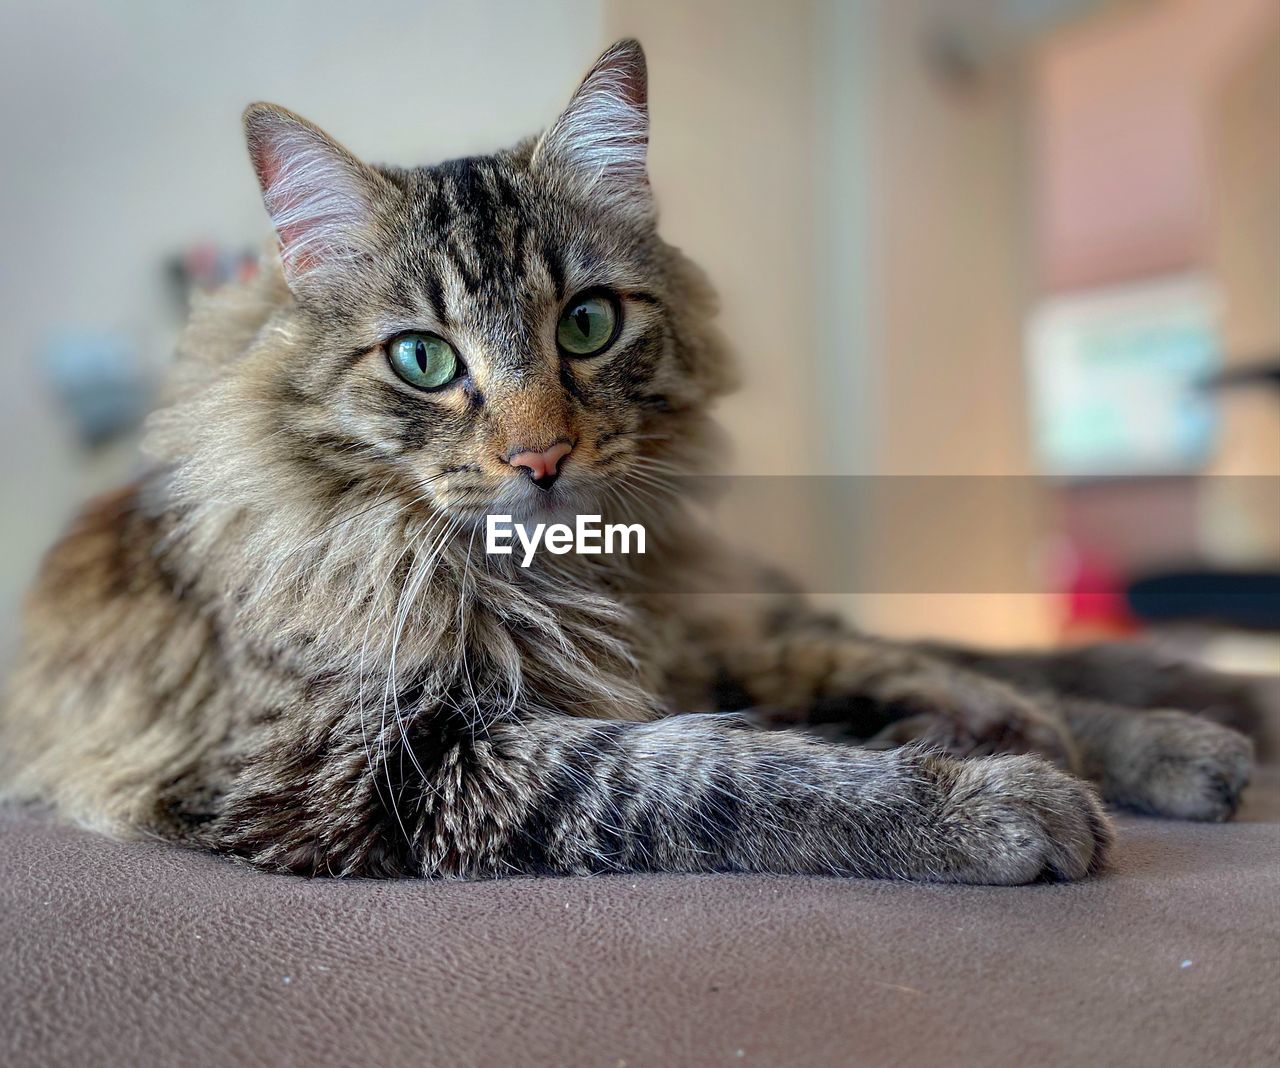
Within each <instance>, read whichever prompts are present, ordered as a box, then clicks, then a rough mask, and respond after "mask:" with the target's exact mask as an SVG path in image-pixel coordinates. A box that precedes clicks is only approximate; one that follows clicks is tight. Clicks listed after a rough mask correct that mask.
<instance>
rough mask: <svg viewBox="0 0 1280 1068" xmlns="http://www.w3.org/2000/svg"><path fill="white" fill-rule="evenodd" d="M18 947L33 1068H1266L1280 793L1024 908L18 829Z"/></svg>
mask: <svg viewBox="0 0 1280 1068" xmlns="http://www.w3.org/2000/svg"><path fill="white" fill-rule="evenodd" d="M0 946H2V947H3V950H2V952H3V969H0V1013H3V1023H4V1033H5V1039H6V1041H7V1042H8V1043H11V1045H12V1049H11V1052H10V1053H9V1054H8V1055H7V1056H6V1055H4V1054H3V1053H0V1060H2V1061H4V1062H5V1063H7V1064H9V1065H14V1066H26V1065H41V1066H45V1065H61V1064H88V1063H93V1064H101V1065H151V1064H181V1065H189V1066H193V1068H196V1066H203V1065H235V1066H236V1068H249V1066H252V1065H259V1064H350V1065H358V1064H366V1063H390V1062H397V1063H404V1064H419V1063H421V1064H450V1065H452V1064H589V1065H602V1066H616V1065H619V1064H622V1063H624V1062H625V1064H626V1065H629V1066H637V1065H670V1064H726V1065H735V1064H757V1065H759V1064H788V1065H812V1064H820V1065H843V1064H857V1065H917V1064H941V1063H956V1064H978V1063H982V1064H997V1065H1003V1064H1025V1063H1040V1064H1098V1065H1110V1064H1122V1065H1124V1066H1125V1068H1138V1066H1142V1065H1159V1066H1160V1068H1171V1066H1174V1065H1205V1064H1213V1065H1215V1066H1231V1065H1261V1064H1266V1063H1275V1061H1276V1057H1277V1054H1278V1052H1280V782H1277V779H1276V776H1274V775H1269V776H1267V781H1266V782H1265V783H1264V784H1262V785H1260V786H1257V787H1254V788H1253V789H1252V790H1251V792H1250V796H1249V800H1248V804H1247V806H1246V808H1245V810H1244V811H1243V812H1242V814H1241V818H1240V820H1239V822H1237V823H1234V824H1231V825H1228V826H1199V825H1193V824H1186V823H1164V822H1157V821H1154V820H1136V819H1135V820H1126V821H1124V824H1123V827H1122V831H1121V837H1120V842H1119V847H1118V849H1117V860H1116V865H1115V867H1114V869H1113V871H1112V872H1111V874H1109V875H1108V876H1106V877H1104V878H1101V879H1097V880H1094V881H1092V882H1089V883H1084V884H1078V885H1074V886H1047V885H1046V886H1035V887H1029V888H1021V889H994V888H992V889H987V888H968V887H940V886H912V885H905V884H890V883H877V882H858V881H839V880H828V879H800V878H793V879H785V878H766V877H742V876H739V877H734V876H710V877H697V878H695V877H687V878H686V877H636V878H598V879H576V880H569V879H565V880H537V881H530V880H518V881H517V880H512V881H507V882H497V883H481V884H470V885H466V884H432V883H422V882H400V883H372V882H347V883H340V882H335V881H327V880H315V881H311V882H308V881H304V880H302V879H295V878H288V877H283V876H274V875H262V874H258V873H256V872H252V871H248V870H245V869H242V868H239V867H236V866H233V865H232V864H230V863H226V862H223V861H221V860H218V859H215V858H213V857H208V856H202V855H197V854H191V853H184V852H182V851H179V850H177V849H174V848H171V847H168V846H164V845H120V844H117V843H114V842H110V841H107V840H105V839H102V838H98V837H96V836H94V835H92V834H88V833H86V832H83V831H78V830H72V829H68V828H63V827H53V826H50V825H49V824H47V823H46V822H43V821H42V820H40V819H39V818H37V817H35V816H32V815H30V814H22V813H17V812H2V813H0ZM1184 961H1190V962H1191V963H1190V964H1189V965H1186V966H1183V962H1184Z"/></svg>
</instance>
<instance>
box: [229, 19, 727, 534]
mask: <svg viewBox="0 0 1280 1068" xmlns="http://www.w3.org/2000/svg"><path fill="white" fill-rule="evenodd" d="M245 129H246V133H247V137H248V143H249V151H250V156H251V158H252V161H253V165H254V168H255V170H256V172H257V175H258V179H259V182H260V184H261V187H262V191H263V196H264V201H265V204H266V207H267V210H268V213H269V214H270V216H271V219H272V222H273V225H274V227H275V229H276V233H277V235H278V237H279V246H280V263H281V266H282V270H283V278H284V281H285V283H286V284H287V286H288V290H289V294H291V299H287V300H286V302H285V308H284V310H283V311H281V312H279V313H277V316H276V322H275V324H274V328H273V330H272V331H271V339H270V345H269V346H267V351H266V352H265V354H261V355H260V356H259V357H258V358H257V360H256V363H257V370H256V372H255V374H256V376H257V378H258V383H259V387H260V388H261V390H262V392H263V394H264V395H265V396H268V397H269V398H270V403H271V404H272V405H274V409H273V411H272V412H271V413H270V416H269V419H268V422H274V423H275V424H276V425H278V426H279V427H281V428H285V429H287V434H286V435H285V438H286V439H287V447H288V448H289V449H291V450H292V451H293V454H294V458H295V459H296V460H297V462H298V463H299V464H313V465H314V466H315V467H316V468H317V469H324V470H326V471H332V472H336V473H338V474H339V475H340V477H342V478H345V479H349V480H351V481H353V482H365V483H366V484H373V483H374V482H378V483H379V484H392V485H399V486H401V487H403V490H402V491H403V492H404V493H406V494H408V493H413V494H417V495H419V499H421V500H424V501H429V502H430V503H431V504H432V505H433V506H434V507H436V508H437V509H443V510H444V511H447V512H449V513H452V514H457V515H466V516H472V517H478V516H480V515H483V514H484V513H487V512H493V511H495V510H496V511H502V512H510V513H513V514H516V515H521V514H523V515H536V514H538V513H540V512H546V511H549V510H551V511H555V510H560V509H565V508H567V509H576V510H583V509H584V508H586V509H590V508H591V507H592V506H593V505H594V504H597V503H599V502H600V501H601V500H602V499H603V498H604V497H607V496H608V494H609V492H610V490H612V489H616V488H618V487H620V486H622V485H625V483H626V482H627V480H628V479H631V478H634V479H637V480H641V481H642V480H643V477H644V473H645V470H646V467H647V468H648V469H649V472H650V474H651V475H652V473H653V471H655V470H658V469H659V468H660V467H661V469H663V470H666V471H668V472H669V471H670V470H671V467H670V466H669V465H671V464H673V463H675V464H680V463H681V461H682V460H684V459H685V453H687V452H688V451H689V450H690V449H691V448H692V447H693V446H694V444H695V443H696V440H697V439H700V438H701V437H702V436H703V435H704V433H705V429H706V418H705V409H706V406H707V403H708V401H709V400H710V399H711V398H712V397H714V396H715V395H717V394H718V393H720V392H723V390H724V389H725V388H726V387H727V386H728V385H729V377H730V376H729V371H728V368H727V361H726V357H725V355H724V352H723V349H722V346H721V344H720V343H719V341H718V339H717V335H716V334H715V332H714V330H713V329H712V327H711V325H710V322H709V320H710V317H711V315H712V312H713V300H712V298H711V295H710V292H709V290H708V288H707V287H706V285H705V283H704V282H703V281H702V279H701V276H700V274H699V272H698V271H697V270H696V269H695V268H693V267H692V266H691V265H690V264H689V263H688V261H686V260H685V259H684V258H683V257H682V256H681V255H680V254H679V253H678V252H677V251H676V250H675V249H673V248H672V247H670V246H669V245H667V244H665V243H664V242H663V241H662V240H661V239H660V238H659V237H658V235H657V232H656V229H655V213H654V205H653V198H652V192H651V190H650V186H649V181H648V177H647V173H646V162H645V160H646V148H647V143H648V132H649V123H648V106H647V84H646V69H645V60H644V54H643V52H642V51H641V49H640V46H639V45H638V44H637V43H636V42H634V41H623V42H620V43H619V44H616V45H614V46H613V47H612V48H610V49H609V50H608V51H607V52H605V53H604V55H603V56H601V57H600V59H599V60H598V61H597V62H596V64H595V66H594V67H592V69H591V71H590V72H589V73H588V74H587V76H586V78H585V79H584V81H583V82H582V84H581V86H580V87H579V89H578V90H577V92H576V93H575V94H574V95H573V97H572V99H571V100H570V102H569V105H568V107H567V108H566V109H565V111H564V112H563V113H562V114H561V115H560V116H559V117H558V118H557V119H556V120H555V121H554V122H553V123H552V124H551V126H550V127H548V129H547V130H546V131H545V132H544V133H543V134H541V135H540V136H538V137H535V138H532V139H530V140H528V141H526V142H524V143H522V144H520V145H519V146H517V147H516V148H514V149H511V150H508V151H502V152H497V153H495V154H493V155H490V156H481V157H476V158H470V159H459V160H453V161H451V162H447V163H442V164H439V165H436V166H426V167H413V168H404V169H402V168H396V167H383V166H370V165H367V164H365V163H363V162H361V161H359V160H357V159H356V158H355V157H354V156H353V155H352V154H350V153H349V152H348V151H346V150H345V149H344V148H342V147H341V146H340V145H339V144H337V143H336V142H335V141H334V140H332V139H331V138H330V137H328V136H327V135H326V134H324V133H323V132H321V131H320V130H319V129H317V128H316V127H314V126H313V125H311V124H310V123H308V122H307V121H305V120H304V119H301V118H299V117H298V116H296V115H294V114H292V113H291V112H289V111H286V110H284V109H283V108H280V107H276V106H274V105H270V104H255V105H253V106H251V107H250V108H249V109H248V110H247V111H246V113H245ZM264 377H265V380H264ZM259 387H255V388H259ZM277 447H279V446H278V444H277ZM382 480H385V483H384V482H383V481H382Z"/></svg>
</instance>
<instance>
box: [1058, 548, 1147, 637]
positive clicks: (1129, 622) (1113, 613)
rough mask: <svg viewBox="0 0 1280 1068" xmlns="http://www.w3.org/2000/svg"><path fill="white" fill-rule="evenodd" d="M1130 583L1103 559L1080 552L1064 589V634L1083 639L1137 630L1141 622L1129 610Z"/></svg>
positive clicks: (1130, 632) (1131, 632)
mask: <svg viewBox="0 0 1280 1068" xmlns="http://www.w3.org/2000/svg"><path fill="white" fill-rule="evenodd" d="M1127 585H1128V584H1127V582H1126V581H1125V580H1124V579H1123V578H1122V577H1121V576H1120V575H1119V574H1118V573H1117V572H1115V571H1114V570H1113V569H1112V568H1110V567H1108V566H1107V565H1106V563H1105V562H1104V561H1102V560H1101V559H1098V558H1097V557H1091V556H1090V555H1089V554H1087V553H1080V554H1077V558H1076V566H1075V574H1074V575H1073V576H1072V579H1071V582H1070V584H1069V585H1068V586H1067V588H1066V590H1065V601H1066V613H1065V618H1064V619H1063V621H1062V633H1063V636H1064V637H1066V638H1069V639H1071V640H1072V641H1080V640H1085V639H1092V638H1110V637H1117V636H1120V635H1127V634H1133V633H1135V632H1136V631H1137V630H1138V628H1139V623H1138V620H1137V618H1136V617H1135V616H1134V615H1133V613H1132V612H1131V611H1130V610H1129V600H1128V597H1127V596H1126V593H1125V590H1126V588H1127Z"/></svg>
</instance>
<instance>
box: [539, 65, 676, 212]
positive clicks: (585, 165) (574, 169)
mask: <svg viewBox="0 0 1280 1068" xmlns="http://www.w3.org/2000/svg"><path fill="white" fill-rule="evenodd" d="M648 147H649V76H648V72H647V69H646V67H645V61H644V50H643V49H642V48H641V47H640V42H639V41H634V40H625V41H619V42H618V43H617V44H615V45H614V46H613V47H612V48H610V49H609V50H608V51H607V52H605V53H604V55H602V56H601V57H600V58H599V59H597V60H596V62H595V66H593V67H592V68H591V70H590V71H589V72H588V73H587V76H586V77H585V78H584V79H583V80H582V84H581V85H580V86H579V87H578V91H577V92H576V93H574V94H573V99H572V100H570V101H569V106H568V107H567V108H565V109H564V111H563V112H562V113H561V115H560V117H559V118H558V119H556V121H555V122H554V123H552V125H551V127H550V129H548V130H547V132H546V133H544V134H543V135H542V137H541V138H540V139H539V141H538V143H537V146H536V147H535V148H534V150H533V157H532V161H531V165H532V166H533V167H534V168H535V169H538V168H542V167H552V168H556V169H557V170H558V171H559V172H560V173H561V174H563V175H565V176H567V177H568V178H569V179H570V180H571V181H573V182H574V183H575V184H577V185H579V186H580V187H581V188H582V189H583V190H584V191H586V192H588V193H589V194H590V195H592V196H600V197H604V198H607V199H609V200H613V201H616V202H617V203H619V204H623V205H626V206H629V207H632V208H633V209H639V210H642V211H645V212H648V211H650V210H652V194H651V192H650V189H649V176H648V172H647V171H646V169H645V156H646V153H647V151H648Z"/></svg>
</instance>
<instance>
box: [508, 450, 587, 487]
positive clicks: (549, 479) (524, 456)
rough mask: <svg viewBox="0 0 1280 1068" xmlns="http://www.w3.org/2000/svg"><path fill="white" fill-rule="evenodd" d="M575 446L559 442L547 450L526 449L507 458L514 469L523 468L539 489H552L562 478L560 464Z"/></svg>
mask: <svg viewBox="0 0 1280 1068" xmlns="http://www.w3.org/2000/svg"><path fill="white" fill-rule="evenodd" d="M571 452H573V446H572V445H570V444H569V443H568V442H567V441H557V442H556V443H555V444H554V445H552V446H550V447H549V448H546V449H541V450H538V449H525V450H523V451H521V452H517V453H513V454H510V455H508V456H507V457H506V461H507V463H509V464H510V465H511V466H512V467H522V468H524V470H525V471H526V473H527V474H528V475H529V479H530V481H532V482H533V484H534V485H535V486H537V487H538V488H539V489H550V488H551V487H552V486H553V485H554V484H555V481H556V479H557V478H559V477H560V463H561V461H563V460H564V458H565V457H566V456H568V455H569V453H571Z"/></svg>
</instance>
